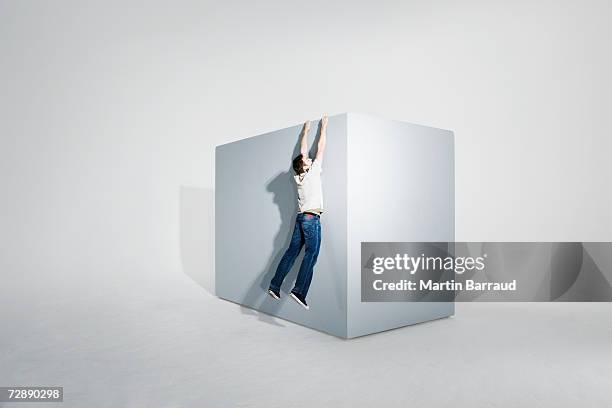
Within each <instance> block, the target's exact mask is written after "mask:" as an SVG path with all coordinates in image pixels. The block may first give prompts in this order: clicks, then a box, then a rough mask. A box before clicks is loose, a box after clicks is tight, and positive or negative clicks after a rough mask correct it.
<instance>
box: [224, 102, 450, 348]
mask: <svg viewBox="0 0 612 408" xmlns="http://www.w3.org/2000/svg"><path fill="white" fill-rule="evenodd" d="M300 131H301V125H296V126H293V127H290V128H286V129H282V130H277V131H274V132H270V133H266V134H263V135H259V136H255V137H251V138H248V139H244V140H240V141H237V142H233V143H228V144H224V145H220V146H217V149H216V176H215V180H216V187H215V285H216V294H217V296H219V297H221V298H223V299H227V300H230V301H232V302H236V303H239V304H242V305H244V306H247V307H249V308H253V309H256V310H258V311H260V312H263V313H266V314H269V315H274V316H277V317H280V318H282V319H286V320H290V321H293V322H296V323H299V324H302V325H304V326H308V327H311V328H313V329H317V330H321V331H324V332H326V333H330V334H333V335H335V336H338V337H342V338H352V337H357V336H362V335H366V334H370V333H375V332H380V331H384V330H388V329H393V328H397V327H401V326H406V325H411V324H415V323H420V322H424V321H427V320H433V319H438V318H442V317H448V316H451V315H453V313H454V303H452V302H362V301H361V255H360V251H361V242H401V241H408V242H415V241H416V242H421V241H433V242H448V241H454V234H455V207H454V202H455V197H454V180H455V175H454V138H453V133H452V132H451V131H448V130H442V129H436V128H432V127H427V126H421V125H415V124H411V123H405V122H399V121H392V120H386V119H382V118H379V117H375V116H370V115H363V114H355V113H345V114H340V115H335V116H332V117H330V118H329V124H328V128H327V137H328V140H327V149H326V152H325V159H324V160H323V172H322V174H321V176H322V183H323V201H324V207H325V212H324V213H323V215H322V216H321V230H322V240H321V249H320V253H319V257H318V261H317V264H316V266H315V269H314V275H313V279H312V284H311V286H310V291H309V293H308V297H307V301H308V304H309V305H310V310H305V309H303V308H302V307H300V306H299V305H298V304H297V303H296V302H294V301H293V300H292V299H290V298H289V296H288V293H289V291H290V290H291V288H292V287H293V283H294V281H295V278H296V275H297V271H298V269H299V266H300V263H301V259H302V255H303V250H302V254H301V255H300V256H299V257H298V259H297V260H296V262H295V265H294V267H293V269H292V270H291V272H290V273H289V274H288V275H287V278H286V279H285V281H284V284H283V286H282V289H281V296H282V297H281V300H280V301H278V300H274V299H272V298H271V297H269V296H268V294H267V293H266V291H267V288H268V286H269V284H270V280H271V279H272V276H274V272H275V271H276V267H277V265H278V262H279V261H280V258H281V257H282V255H283V253H284V251H285V249H286V248H287V246H288V244H289V240H290V237H291V232H292V231H293V226H294V222H295V216H296V214H297V199H296V188H295V186H294V181H293V177H292V176H293V170H292V169H291V161H292V159H293V158H294V157H295V156H296V155H297V154H298V153H299V134H300ZM315 131H317V126H314V124H313V127H312V128H311V131H310V132H311V134H310V138H309V142H310V144H311V145H316V139H315ZM317 134H318V132H317ZM311 157H314V155H312V156H311Z"/></svg>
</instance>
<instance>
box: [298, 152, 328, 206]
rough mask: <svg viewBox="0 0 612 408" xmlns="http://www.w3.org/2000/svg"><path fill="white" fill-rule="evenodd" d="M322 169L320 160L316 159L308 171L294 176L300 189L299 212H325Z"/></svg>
mask: <svg viewBox="0 0 612 408" xmlns="http://www.w3.org/2000/svg"><path fill="white" fill-rule="evenodd" d="M322 171H323V169H322V168H321V163H320V160H314V161H313V162H312V165H311V166H310V168H309V169H308V170H307V171H306V173H302V174H300V175H297V174H296V175H294V176H293V178H294V180H295V183H296V184H297V191H298V212H304V211H311V212H317V213H322V212H323V188H322V186H321V172H322Z"/></svg>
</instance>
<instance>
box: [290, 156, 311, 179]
mask: <svg viewBox="0 0 612 408" xmlns="http://www.w3.org/2000/svg"><path fill="white" fill-rule="evenodd" d="M311 165H312V159H311V158H310V157H308V156H305V155H302V154H300V155H299V156H297V157H296V158H295V159H293V170H295V172H296V173H297V174H302V173H306V172H307V171H308V169H309V168H310V166H311Z"/></svg>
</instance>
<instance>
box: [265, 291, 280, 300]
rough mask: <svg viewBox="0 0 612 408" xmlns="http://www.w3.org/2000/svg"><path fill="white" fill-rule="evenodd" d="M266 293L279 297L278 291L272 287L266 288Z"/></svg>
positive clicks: (275, 297)
mask: <svg viewBox="0 0 612 408" xmlns="http://www.w3.org/2000/svg"><path fill="white" fill-rule="evenodd" d="M268 295H270V296H272V297H273V298H274V299H276V300H278V299H280V292H279V291H278V290H274V289H268Z"/></svg>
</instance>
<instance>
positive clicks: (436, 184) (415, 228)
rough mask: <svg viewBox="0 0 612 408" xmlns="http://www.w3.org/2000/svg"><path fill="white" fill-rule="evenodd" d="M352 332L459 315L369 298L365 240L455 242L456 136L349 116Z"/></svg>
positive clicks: (449, 308) (447, 305)
mask: <svg viewBox="0 0 612 408" xmlns="http://www.w3.org/2000/svg"><path fill="white" fill-rule="evenodd" d="M347 128H348V260H347V262H348V277H347V288H348V295H347V310H348V321H347V337H349V338H351V337H357V336H363V335H366V334H370V333H375V332H380V331H384V330H389V329H393V328H397V327H402V326H407V325H411V324H415V323H420V322H424V321H428V320H434V319H438V318H442V317H448V316H451V315H453V314H454V310H455V306H454V303H452V302H435V303H434V302H361V265H360V263H361V242H404V241H405V242H420V241H433V242H448V241H454V239H455V187H454V185H455V174H454V167H455V166H454V136H453V133H452V132H450V131H447V130H441V129H436V128H430V127H426V126H420V125H413V124H410V123H404V122H398V121H389V120H385V119H381V118H377V117H373V116H369V115H361V114H352V113H351V114H349V115H348V127H347Z"/></svg>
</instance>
